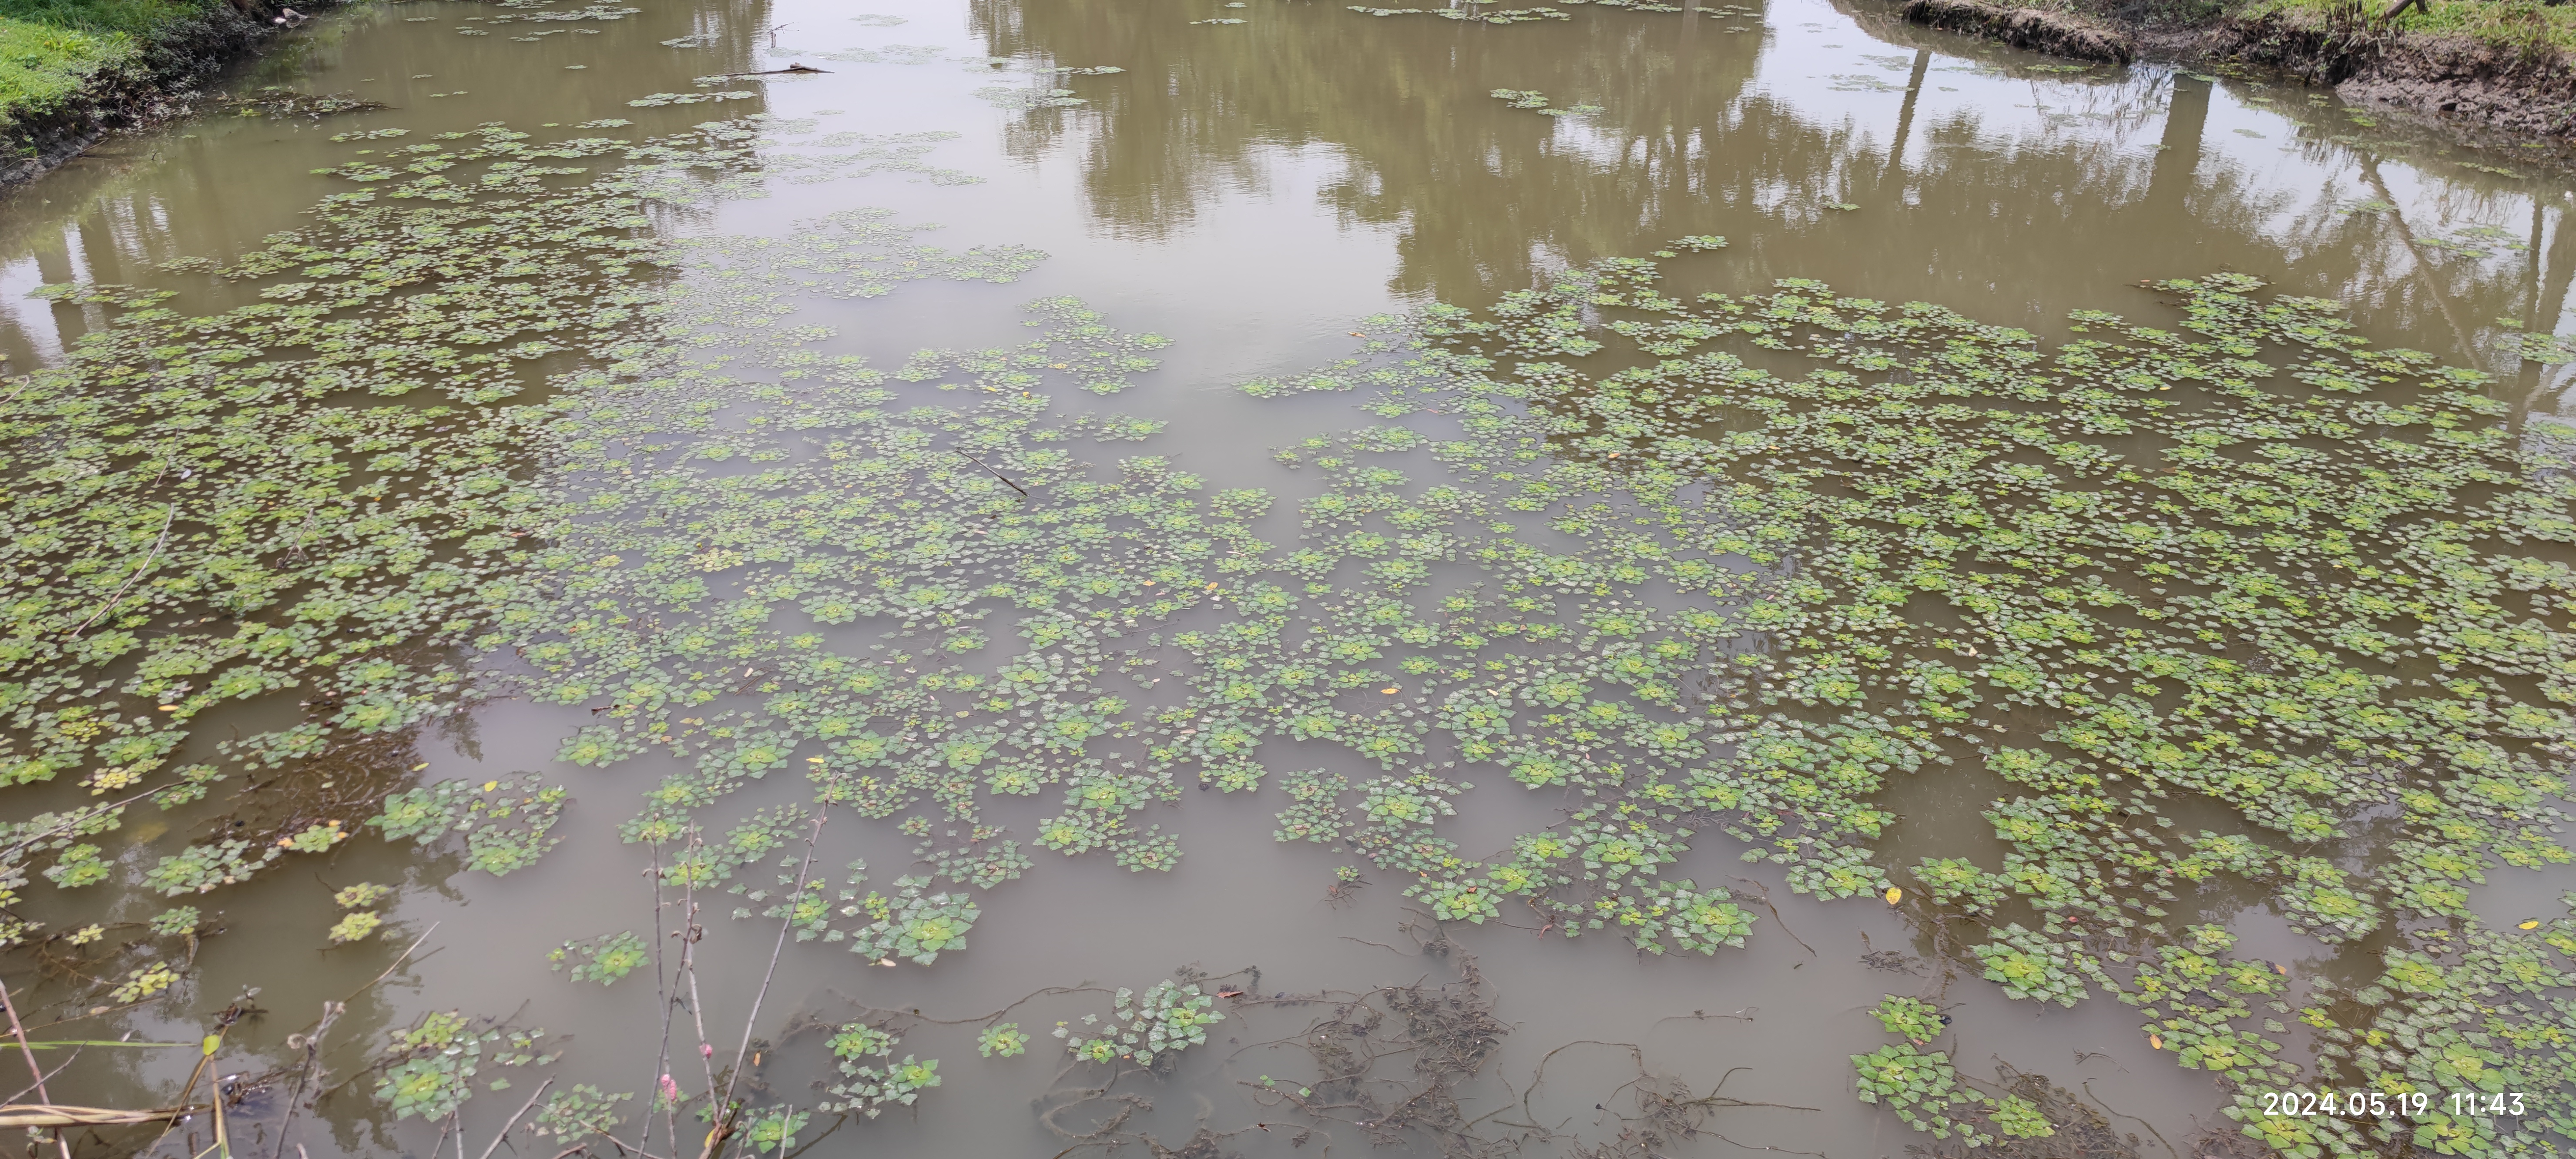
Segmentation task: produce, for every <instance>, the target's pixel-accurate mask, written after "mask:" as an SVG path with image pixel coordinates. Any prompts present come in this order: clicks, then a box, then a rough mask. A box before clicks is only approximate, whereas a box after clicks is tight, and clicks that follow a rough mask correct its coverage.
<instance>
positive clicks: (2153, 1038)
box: [2147, 1034, 2165, 1050]
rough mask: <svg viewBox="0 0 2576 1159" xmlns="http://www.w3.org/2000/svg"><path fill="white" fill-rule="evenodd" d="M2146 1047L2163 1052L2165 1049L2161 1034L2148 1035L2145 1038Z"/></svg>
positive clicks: (2163, 1038) (2163, 1037)
mask: <svg viewBox="0 0 2576 1159" xmlns="http://www.w3.org/2000/svg"><path fill="white" fill-rule="evenodd" d="M2147 1045H2149V1046H2152V1047H2154V1048H2156V1049H2157V1050H2163V1049H2164V1048H2165V1036H2164V1035H2161V1034H2150V1035H2148V1036H2147Z"/></svg>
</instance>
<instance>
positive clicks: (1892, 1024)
mask: <svg viewBox="0 0 2576 1159" xmlns="http://www.w3.org/2000/svg"><path fill="white" fill-rule="evenodd" d="M1870 1014H1871V1015H1872V1016H1874V1017H1876V1018H1877V1019H1878V1024H1879V1025H1880V1026H1883V1027H1886V1028H1887V1032H1888V1033H1889V1034H1893V1035H1895V1036H1897V1037H1898V1038H1902V1039H1904V1040H1905V1041H1906V1042H1908V1043H1910V1044H1912V1045H1914V1046H1922V1045H1924V1044H1925V1043H1928V1042H1930V1041H1932V1040H1933V1039H1935V1038H1939V1037H1941V1035H1942V1033H1943V1028H1945V1027H1947V1026H1948V1025H1949V1024H1950V1019H1949V1016H1948V1015H1945V1014H1943V1013H1941V1008H1940V1007H1938V1006H1934V1005H1932V1004H1931V1003H1929V1002H1925V1001H1923V1000H1922V999H1920V998H1900V997H1898V996H1896V995H1894V994H1890V995H1888V996H1887V997H1885V998H1882V999H1880V1000H1879V1002H1878V1008H1877V1009H1875V1010H1872V1011H1870Z"/></svg>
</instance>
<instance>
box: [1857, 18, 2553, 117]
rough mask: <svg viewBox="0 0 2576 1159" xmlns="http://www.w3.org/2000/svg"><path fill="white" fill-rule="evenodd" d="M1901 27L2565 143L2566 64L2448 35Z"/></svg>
mask: <svg viewBox="0 0 2576 1159" xmlns="http://www.w3.org/2000/svg"><path fill="white" fill-rule="evenodd" d="M1903 11H1904V16H1905V19H1907V20H1908V21H1911V22H1913V23H1916V24H1922V25H1926V26H1929V27H1934V28H1941V29H1946V30H1949V31H1953V32H1963V33H1967V34H1970V35H1975V36H1984V37H1987V38H1989V39H1993V40H1997V41H2001V42H2003V43H2006V44H2010V45H2013V46H2015V47H2018V48H2027V49H2031V50H2033V51H2037V52H2045V53H2050V54H2052V55H2057V56H2064V57H2069V58H2072V59H2076V60H2095V61H2119V62H2123V63H2125V62H2127V61H2129V60H2131V59H2133V58H2135V57H2138V56H2141V55H2143V56H2147V57H2151V58H2156V59H2162V60H2169V61H2175V62H2178V63H2183V64H2187V65H2204V66H2205V65H2208V64H2213V63H2220V62H2232V63H2241V64H2252V65H2259V66H2264V67H2268V68H2274V69H2279V70H2281V71H2283V72H2287V73H2290V74H2292V75H2295V76H2298V77H2301V78H2303V79H2305V80H2307V81H2308V82H2309V83H2312V84H2319V85H2327V86H2332V87H2333V88H2334V89H2335V90H2336V91H2337V92H2338V93H2339V94H2341V95H2342V96H2343V97H2344V99H2346V100H2349V101H2354V102H2367V103H2375V104H2381V105H2386V106H2390V107H2392V108H2398V109H2403V110H2406V111H2409V112H2413V113H2418V114H2422V115H2425V116H2427V117H2430V118H2434V119H2437V120H2439V121H2441V122H2444V123H2447V124H2459V125H2463V126H2474V127H2475V128H2476V129H2478V130H2482V131H2485V132H2489V133H2496V134H2502V135H2511V136H2518V137H2546V138H2552V139H2558V140H2570V139H2576V62H2570V61H2569V60H2568V59H2567V58H2566V57H2565V56H2564V55H2561V54H2558V53H2554V52H2549V51H2547V50H2533V49H2525V48H2522V47H2519V46H2510V45H2501V44H2493V43H2487V42H2482V41H2477V40H2473V39H2470V38H2467V37H2459V36H2437V35H2430V34H2424V33H2409V32H2399V31H2389V30H2382V29H2373V28H2370V27H2367V26H2362V27H2357V28H2336V27H2330V26H2325V25H2319V24H2313V23H2307V22H2300V21H2295V20H2291V19H2284V18H2282V17H2279V16H2266V17H2262V18H2260V19H2250V20H2249V19H2238V18H2233V17H2225V18H2220V19H2217V20H2214V21H2209V22H2205V23H2199V24H2192V25H2184V26H2175V25H2166V24H2159V25H2154V26H2149V25H2146V24H2143V23H2140V22H2138V21H2135V20H2131V19H2123V18H2121V17H2119V16H2117V15H2110V14H2103V15H2077V14H2070V13H2064V12H2056V11H2046V10H2041V9H2031V8H2006V7H2001V6H1997V5H1992V4H1985V3H1981V2H1979V0H1910V2H1909V3H1907V4H1906V5H1905V7H1904V10H1903Z"/></svg>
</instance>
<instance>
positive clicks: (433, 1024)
mask: <svg viewBox="0 0 2576 1159" xmlns="http://www.w3.org/2000/svg"><path fill="white" fill-rule="evenodd" d="M544 1036H545V1031H543V1030H534V1031H517V1030H509V1029H506V1028H504V1027H500V1026H495V1025H492V1024H490V1023H489V1022H487V1021H485V1020H482V1019H476V1018H470V1017H468V1016H466V1015H463V1014H459V1013H456V1012H453V1011H449V1012H444V1013H441V1012H432V1013H429V1014H424V1015H422V1016H421V1018H420V1020H419V1021H418V1022H416V1023H414V1024H412V1026H411V1028H410V1029H407V1030H404V1031H401V1032H399V1033H397V1034H396V1035H395V1036H394V1043H393V1045H392V1046H391V1047H390V1048H389V1049H388V1050H387V1051H386V1053H385V1056H384V1057H383V1058H382V1059H380V1060H378V1062H377V1064H376V1067H377V1070H378V1074H377V1076H376V1098H377V1099H378V1100H379V1101H382V1102H384V1103H386V1104H387V1105H389V1106H391V1107H392V1108H393V1111H394V1117H395V1118H397V1119H403V1118H410V1117H412V1116H415V1115H417V1116H419V1117H421V1118H424V1119H443V1118H446V1117H447V1116H448V1115H450V1114H453V1113H455V1111H456V1109H457V1108H458V1107H461V1106H463V1105H464V1104H465V1100H467V1099H469V1098H472V1097H473V1095H474V1080H475V1077H476V1076H477V1075H479V1074H481V1073H482V1071H483V1068H484V1067H485V1066H486V1065H490V1066H499V1067H519V1066H525V1065H528V1064H529V1063H538V1064H540V1065H542V1064H544V1063H550V1062H553V1061H554V1059H555V1056H554V1055H552V1054H539V1053H538V1045H537V1043H538V1040H539V1039H541V1038H543V1037H544ZM486 1048H489V1050H490V1053H489V1055H488V1056H487V1054H486ZM489 1085H491V1086H493V1089H499V1088H501V1087H505V1086H508V1085H509V1084H508V1083H506V1082H502V1081H500V1080H497V1079H496V1080H492V1081H491V1083H490V1084H489Z"/></svg>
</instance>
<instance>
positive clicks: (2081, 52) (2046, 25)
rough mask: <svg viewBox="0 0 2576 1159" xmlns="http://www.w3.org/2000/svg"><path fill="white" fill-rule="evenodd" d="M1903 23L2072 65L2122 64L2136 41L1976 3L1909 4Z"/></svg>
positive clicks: (2032, 11)
mask: <svg viewBox="0 0 2576 1159" xmlns="http://www.w3.org/2000/svg"><path fill="white" fill-rule="evenodd" d="M1905 18H1906V19H1907V20H1910V21H1913V22H1914V23H1916V24H1923V25H1929V26H1931V27H1933V28H1941V29H1947V30H1949V31H1951V32H1964V33H1967V34H1969V35H1971V36H1983V37H1986V38H1988V39H1991V40H2000V41H2002V42H2004V43H2005V44H2009V45H2012V46H2014V47H2016V48H2027V49H2031V50H2033V51H2035V52H2045V53H2049V54H2051V55H2054V56H2064V57H2072V58H2074V59H2076V60H2102V61H2113V62H2116V63H2119V64H2127V63H2128V62H2129V61H2130V60H2131V59H2133V58H2135V57H2136V56H2137V45H2136V42H2135V40H2134V39H2133V38H2132V37H2130V36H2129V35H2128V34H2127V33H2125V32H2123V31H2121V30H2119V29H2116V28H2112V27H2108V26H2106V25H2101V24H2096V23H2094V22H2092V21H2089V20H2086V19H2084V18H2083V17H2080V16H2074V15H2070V14H2068V13H2064V12H2050V11H2045V10H2042V9H2038V8H2004V7H1999V6H1996V5H1993V4H1983V3H1979V2H1978V0H1910V2H1909V3H1907V4H1906V5H1905Z"/></svg>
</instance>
